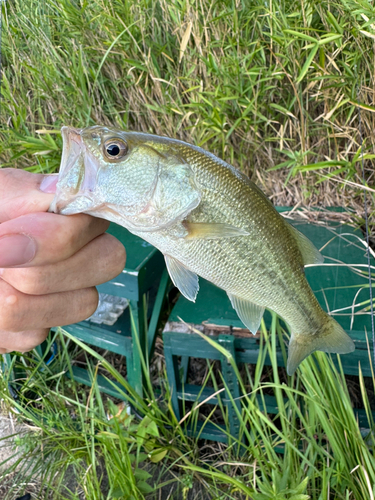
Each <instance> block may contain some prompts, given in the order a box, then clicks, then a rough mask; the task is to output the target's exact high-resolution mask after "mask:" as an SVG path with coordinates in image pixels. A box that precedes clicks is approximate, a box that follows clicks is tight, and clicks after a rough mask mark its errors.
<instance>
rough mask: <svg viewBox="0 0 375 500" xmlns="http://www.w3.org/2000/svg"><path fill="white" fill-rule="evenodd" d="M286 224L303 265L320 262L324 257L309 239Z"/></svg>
mask: <svg viewBox="0 0 375 500" xmlns="http://www.w3.org/2000/svg"><path fill="white" fill-rule="evenodd" d="M288 226H289V228H290V232H291V233H292V235H293V238H294V239H295V241H296V243H297V245H298V248H299V250H300V252H301V254H302V260H303V265H304V266H307V265H308V264H322V262H323V261H324V257H323V255H322V254H321V253H320V252H319V250H318V249H317V248H315V246H314V245H313V244H312V243H311V241H310V240H309V239H308V238H307V237H306V236H305V235H304V234H302V233H300V232H299V231H298V230H297V229H296V228H295V227H293V226H291V225H290V224H288Z"/></svg>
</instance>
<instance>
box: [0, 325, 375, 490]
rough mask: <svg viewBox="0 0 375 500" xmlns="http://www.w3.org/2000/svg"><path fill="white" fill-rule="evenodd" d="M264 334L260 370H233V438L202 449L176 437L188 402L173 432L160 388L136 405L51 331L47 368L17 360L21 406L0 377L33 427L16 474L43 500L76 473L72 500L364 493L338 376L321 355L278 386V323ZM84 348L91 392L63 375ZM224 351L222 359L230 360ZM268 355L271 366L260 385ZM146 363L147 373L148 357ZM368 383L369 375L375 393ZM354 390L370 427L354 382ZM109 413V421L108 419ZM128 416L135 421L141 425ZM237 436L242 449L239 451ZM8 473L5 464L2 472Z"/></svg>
mask: <svg viewBox="0 0 375 500" xmlns="http://www.w3.org/2000/svg"><path fill="white" fill-rule="evenodd" d="M262 331H263V346H262V348H261V353H260V356H259V360H258V363H257V365H256V366H255V367H253V369H252V370H249V367H245V368H242V370H241V373H240V372H239V371H238V368H237V367H235V370H236V371H237V377H238V380H239V381H240V385H241V392H242V396H241V412H240V413H239V419H240V435H239V437H236V436H233V437H232V438H231V444H230V445H229V446H223V445H215V444H213V443H206V445H205V447H202V446H203V443H202V442H201V441H198V440H197V439H193V438H188V437H186V435H185V433H184V425H185V424H190V425H194V422H195V421H196V419H197V414H198V407H197V405H196V404H194V405H193V407H192V409H191V413H190V414H189V415H188V416H187V418H186V420H185V422H184V423H183V424H181V425H179V424H178V422H177V421H176V419H175V416H174V414H173V412H172V410H171V405H170V403H169V401H170V397H169V394H168V387H164V388H162V389H163V391H164V395H163V397H160V396H157V395H156V394H155V393H154V392H153V390H152V388H151V385H150V384H149V385H148V390H147V391H146V392H147V396H146V398H145V399H141V398H139V396H137V395H136V394H135V393H134V392H133V391H132V389H131V388H130V387H129V386H128V384H127V382H126V380H125V379H124V378H123V376H122V375H121V374H120V373H118V372H117V371H116V370H115V369H114V368H113V367H112V366H111V364H110V363H109V362H108V361H106V360H105V359H104V358H102V357H101V356H100V355H99V354H98V353H96V352H94V351H92V350H91V349H90V348H89V347H85V346H84V345H83V344H81V343H80V342H79V341H74V340H73V338H72V337H70V335H66V336H65V337H64V336H63V335H62V333H60V332H58V333H57V334H56V338H57V341H58V342H59V345H60V351H59V355H58V356H57V359H56V360H55V362H54V363H53V364H52V365H50V366H49V367H46V366H45V365H44V364H43V362H42V363H41V362H40V360H38V358H37V357H35V356H34V357H33V356H27V357H24V358H21V361H22V360H23V363H22V370H23V373H21V372H20V371H19V372H17V373H18V376H19V377H20V379H19V382H20V397H19V400H17V401H16V402H15V401H14V400H13V399H12V397H10V395H9V392H8V386H7V379H6V377H5V378H4V379H3V380H2V381H1V382H0V384H1V394H2V397H3V398H4V400H5V402H6V405H7V407H8V408H9V409H10V411H12V412H14V410H15V409H17V411H18V412H19V417H18V418H20V419H21V420H22V421H26V422H28V423H29V425H30V426H31V427H30V428H31V431H32V432H31V433H29V434H28V435H27V436H26V437H25V438H18V439H17V443H18V444H22V445H23V447H24V448H22V449H23V450H26V453H25V454H24V456H23V457H22V458H20V460H19V463H18V466H19V467H20V468H21V469H20V472H19V473H18V474H19V476H18V477H19V478H22V483H23V484H25V483H27V478H28V477H29V476H30V477H31V476H33V477H34V481H35V477H36V478H38V481H40V483H41V486H40V487H41V492H40V493H38V496H37V498H38V499H40V500H43V499H47V498H53V499H56V500H59V499H60V498H61V499H65V498H67V497H68V491H67V489H66V488H67V484H68V480H67V477H68V478H69V477H70V478H72V477H74V478H75V481H74V487H73V493H72V496H71V498H75V499H77V500H78V498H81V497H80V492H84V495H85V498H87V499H90V500H91V499H93V500H94V499H95V500H96V499H98V500H99V499H100V500H105V499H106V500H107V499H108V500H109V499H112V498H119V499H122V500H130V499H137V500H143V499H144V498H147V499H154V498H155V499H157V498H159V490H161V489H162V488H167V487H168V488H169V489H170V488H172V487H174V488H175V492H174V494H173V495H172V496H171V497H170V498H174V499H180V498H187V497H186V495H187V493H188V492H189V491H190V490H191V491H193V487H196V485H197V484H201V485H203V488H204V490H205V491H206V492H207V493H209V494H210V495H211V498H214V499H236V500H237V499H248V500H250V499H251V500H271V499H272V500H308V498H311V499H312V500H325V499H327V500H328V499H329V500H331V499H332V500H341V499H355V500H362V499H363V500H364V499H370V498H372V495H373V494H374V492H373V489H374V485H375V457H374V452H373V450H374V444H375V443H374V438H373V432H372V430H370V429H368V430H366V431H365V430H364V429H360V428H359V426H358V422H357V421H356V418H355V415H354V413H353V410H352V404H351V401H350V397H349V391H348V388H347V385H346V381H345V377H344V375H343V373H342V372H341V371H340V369H336V368H335V366H334V364H333V363H332V361H331V360H330V358H329V357H327V356H326V355H325V354H322V353H319V354H318V355H314V356H311V357H309V358H308V359H307V360H305V361H304V362H303V363H302V365H301V368H300V370H299V371H298V373H297V375H296V376H294V377H290V378H288V384H285V383H283V382H282V380H281V379H280V372H279V369H278V367H277V362H276V345H277V338H278V336H279V335H282V331H281V330H280V327H279V325H278V322H277V320H276V317H274V318H273V323H272V327H271V330H270V332H267V330H266V329H265V328H264V326H263V327H262ZM52 340H53V339H52ZM76 344H77V345H76ZM81 349H83V350H84V352H85V351H86V352H87V355H90V356H89V359H90V361H88V366H89V367H91V368H90V369H91V372H92V379H93V386H92V388H91V389H87V388H86V389H85V388H83V387H81V386H79V385H77V384H76V383H74V381H72V380H70V379H69V378H67V377H66V376H65V374H67V373H69V371H70V370H71V359H72V358H73V359H74V357H76V355H77V350H81ZM220 349H222V350H223V348H222V347H220ZM223 352H224V354H227V356H228V359H229V360H230V359H231V358H230V355H229V353H225V350H224V351H223ZM267 352H268V353H269V355H270V357H271V360H272V367H271V369H268V376H267V379H265V377H264V375H265V374H266V373H267V371H266V368H265V367H264V358H265V354H266V353H267ZM370 358H371V356H370ZM81 359H82V356H81ZM370 363H371V359H370ZM145 364H146V367H147V360H145ZM41 367H42V368H43V369H42V370H41V369H40V368H41ZM19 368H20V366H18V369H19ZM99 368H100V370H101V373H103V370H104V371H105V372H106V375H107V376H108V377H109V378H110V379H111V380H116V381H117V382H119V383H120V384H121V386H122V387H123V397H124V398H125V399H126V401H127V403H128V404H130V405H131V406H132V408H133V409H135V415H134V410H133V415H129V414H128V413H127V411H126V406H125V407H123V408H121V407H118V406H117V404H116V405H115V404H114V403H113V402H112V400H111V399H110V398H106V397H104V396H103V395H102V394H100V392H99V390H98V384H97V378H96V377H97V373H98V370H99ZM8 373H9V372H8ZM147 373H148V372H147ZM284 376H285V375H283V377H284ZM146 377H147V374H146ZM213 377H214V371H213V370H212V367H211V369H210V370H208V372H207V375H206V378H205V380H204V382H203V384H206V383H210V380H211V383H212V382H214V383H220V381H218V380H216V382H215V381H214V379H213ZM219 379H220V377H219ZM374 383H375V378H373V380H372V384H373V389H375V384H374ZM360 385H361V397H362V398H363V401H364V407H365V409H366V411H367V413H368V419H369V422H370V427H371V429H373V418H372V413H371V410H370V406H371V405H370V402H369V400H368V396H367V391H366V389H365V385H364V380H363V377H360ZM266 395H273V396H274V397H275V398H276V400H277V404H278V411H277V413H276V414H274V415H270V414H269V415H267V413H265V412H264V411H262V401H264V400H265V396H266ZM31 396H32V397H31ZM199 411H200V410H199ZM108 414H111V415H115V416H114V418H111V419H108ZM137 414H141V415H143V416H144V418H143V419H139V418H138V417H137V416H136V415H137ZM16 418H17V417H16ZM224 421H225V418H224ZM228 432H229V431H228ZM243 439H245V442H246V443H247V445H246V447H245V448H244V447H243V446H241V444H242V443H243ZM239 449H241V450H242V451H241V452H239ZM281 449H282V450H283V453H280V450H281ZM278 450H279V451H278ZM30 464H31V465H30ZM12 470H13V468H8V471H7V473H8V474H9V473H10V472H11V471H12ZM16 477H17V476H16ZM19 481H20V480H19ZM13 483H14V485H15V486H14V488H13V489H11V490H10V492H9V494H8V496H7V497H6V498H5V499H4V500H8V499H11V498H14V495H15V493H19V494H20V493H22V488H20V487H19V483H18V482H17V480H15V481H13ZM164 491H165V490H164ZM201 491H202V490H201ZM201 494H202V493H200V495H201ZM12 495H13V496H12ZM48 495H51V496H48ZM184 495H185V496H184ZM189 498H194V497H189ZM196 498H197V499H198V498H201V496H199V494H198V495H197V496H196Z"/></svg>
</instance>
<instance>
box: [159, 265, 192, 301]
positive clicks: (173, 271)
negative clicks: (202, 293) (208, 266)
mask: <svg viewBox="0 0 375 500" xmlns="http://www.w3.org/2000/svg"><path fill="white" fill-rule="evenodd" d="M164 258H165V263H166V265H167V269H168V272H169V276H170V277H171V280H172V281H173V284H174V285H175V286H176V287H177V288H178V289H179V290H180V292H181V293H182V295H183V296H184V297H186V298H187V299H189V300H191V301H192V302H195V299H196V297H197V293H198V290H199V283H198V276H197V275H196V274H195V273H193V272H192V271H189V269H188V268H187V267H185V266H184V265H183V264H181V262H180V261H178V260H177V259H174V258H173V257H171V256H170V255H164Z"/></svg>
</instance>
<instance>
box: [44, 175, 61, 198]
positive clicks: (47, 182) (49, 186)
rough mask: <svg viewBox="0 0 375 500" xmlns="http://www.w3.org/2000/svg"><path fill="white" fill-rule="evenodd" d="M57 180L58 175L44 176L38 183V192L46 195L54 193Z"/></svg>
mask: <svg viewBox="0 0 375 500" xmlns="http://www.w3.org/2000/svg"><path fill="white" fill-rule="evenodd" d="M58 180H59V176H58V174H52V175H46V176H45V177H44V179H43V180H42V182H41V183H40V190H41V191H43V192H44V193H48V194H50V193H55V192H56V185H57V182H58Z"/></svg>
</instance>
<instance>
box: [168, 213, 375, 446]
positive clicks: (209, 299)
mask: <svg viewBox="0 0 375 500" xmlns="http://www.w3.org/2000/svg"><path fill="white" fill-rule="evenodd" d="M286 210H287V209H285V208H281V207H280V208H279V211H286ZM293 225H294V226H295V227H297V228H298V229H299V230H300V231H301V232H302V233H304V234H305V235H306V236H307V237H308V238H309V239H310V240H311V241H312V242H313V243H314V244H315V245H316V246H317V248H319V249H321V248H323V250H322V253H323V254H324V255H325V257H326V258H325V263H329V264H330V263H332V264H335V263H336V264H338V263H340V262H341V263H344V265H332V266H312V267H307V268H306V277H307V279H308V281H309V283H310V285H311V287H312V289H313V291H314V292H315V294H316V296H317V298H318V300H319V302H320V304H321V306H322V307H323V309H325V310H327V308H328V309H329V311H330V312H331V313H332V315H333V316H334V317H335V319H336V320H337V321H338V322H339V323H340V324H341V325H342V326H343V328H344V329H345V330H346V331H347V332H348V333H349V335H350V336H351V337H352V339H353V340H354V342H355V345H356V350H355V352H354V353H351V354H348V355H343V356H341V364H342V366H343V370H344V373H345V374H348V375H358V362H359V361H360V362H361V369H362V373H363V375H364V376H371V368H370V363H369V359H368V344H367V340H366V333H365V332H366V331H367V332H369V333H370V332H371V318H370V316H369V314H368V311H362V312H363V313H364V314H360V313H359V311H361V310H362V309H363V307H361V306H357V307H356V306H355V305H354V304H359V303H360V302H365V301H367V305H368V300H369V294H368V278H367V277H366V276H364V275H361V274H360V273H359V272H357V271H360V270H362V271H366V267H367V258H366V255H365V251H366V249H365V247H364V246H363V245H362V244H361V243H360V242H359V241H358V239H357V236H358V237H360V238H362V234H361V232H360V231H355V230H354V229H353V228H351V227H350V226H347V225H339V224H334V223H331V224H330V225H329V226H327V227H325V226H323V225H321V226H317V225H313V224H306V223H297V222H293ZM345 264H358V265H360V266H363V267H357V268H356V271H353V270H351V269H350V268H349V267H347V266H346V265H345ZM372 264H373V262H372ZM353 305H354V306H353ZM352 309H353V310H354V312H356V314H354V315H352ZM180 318H181V319H182V320H184V321H186V322H187V323H188V325H192V326H194V327H195V328H198V329H199V330H200V331H202V332H204V333H206V334H209V335H210V336H211V338H212V339H213V340H215V341H216V342H218V344H220V345H223V346H224V347H225V348H226V349H227V350H228V351H229V352H230V353H231V354H232V356H233V358H234V359H235V361H236V363H237V364H238V365H239V364H241V363H249V364H255V363H256V361H257V358H258V355H259V334H258V335H257V336H253V335H251V334H250V333H249V332H248V331H247V330H244V329H245V327H244V325H243V324H242V323H241V321H240V320H239V318H238V317H237V315H236V313H235V311H234V310H233V308H232V307H231V304H230V301H229V299H228V297H227V295H226V293H225V292H224V291H223V290H221V289H219V288H217V287H215V286H214V285H212V284H211V283H208V282H207V281H205V280H203V279H201V280H200V291H199V293H198V296H197V300H196V303H195V304H194V303H192V302H190V301H188V300H186V299H185V298H184V297H180V298H179V300H178V301H177V303H176V305H175V307H174V308H173V310H172V312H171V314H170V316H169V319H168V323H167V325H166V328H165V330H164V332H163V340H164V353H165V360H166V369H167V377H168V382H169V385H170V388H171V395H172V396H171V398H172V407H173V410H174V412H175V415H176V417H177V419H178V420H180V419H181V415H182V408H183V404H184V402H186V401H197V402H202V401H206V402H207V403H208V404H212V405H216V404H218V397H216V396H214V397H212V398H211V399H209V398H210V396H212V395H213V394H214V392H215V390H214V389H213V388H209V387H205V388H204V389H203V390H202V387H201V386H199V385H192V384H188V383H187V371H188V362H189V357H191V356H193V357H195V358H204V359H210V360H219V362H220V369H221V375H222V378H223V381H224V384H225V387H226V388H227V391H228V392H230V394H228V392H227V391H225V392H224V393H223V394H224V395H223V394H220V396H219V397H221V403H222V404H223V405H224V406H225V407H226V410H227V413H228V420H229V423H230V433H231V435H233V436H236V435H237V428H238V418H237V412H236V408H234V407H233V405H232V402H233V400H236V398H239V396H240V389H239V386H238V383H237V380H236V377H235V375H234V373H233V369H232V367H231V366H230V365H228V363H227V362H226V358H225V357H224V356H222V355H221V353H220V352H219V351H218V350H217V349H215V348H214V347H212V346H211V345H210V344H209V343H208V342H207V341H206V340H205V339H203V338H202V337H201V336H199V335H198V334H196V333H192V332H191V330H190V331H189V328H188V325H183V324H181V321H180ZM270 318H271V317H270V315H269V314H267V312H266V314H265V322H266V325H267V326H268V327H269V326H270V322H271V319H270ZM236 332H238V333H239V334H240V336H238V335H236ZM245 332H247V334H245V335H244V333H245ZM228 333H233V334H230V335H228ZM369 337H371V333H370V335H369ZM368 340H369V345H370V348H371V349H372V339H371V338H369V339H368ZM179 357H181V361H180V362H179V361H178V358H179ZM333 358H334V359H335V358H336V356H333ZM277 360H278V365H279V366H284V357H283V353H282V349H281V346H279V347H278V350H277ZM265 364H266V365H270V364H271V360H270V358H269V357H268V355H267V356H266V358H265ZM230 396H231V397H230ZM235 404H236V405H237V410H238V409H239V404H240V403H239V400H238V399H237V401H236V403H235ZM266 406H267V412H268V413H277V405H276V400H275V399H274V398H272V397H271V396H268V397H267V399H266ZM358 418H359V420H360V422H362V423H363V426H365V415H364V412H361V411H359V412H358ZM202 425H203V424H200V423H199V422H198V426H197V427H196V428H195V429H188V432H189V433H190V434H194V435H198V434H199V435H200V436H201V437H202V438H205V439H212V440H216V441H222V442H227V441H228V436H227V433H225V432H224V428H223V429H222V430H220V426H218V425H216V424H215V425H212V424H210V423H205V424H204V427H203V430H202Z"/></svg>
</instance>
